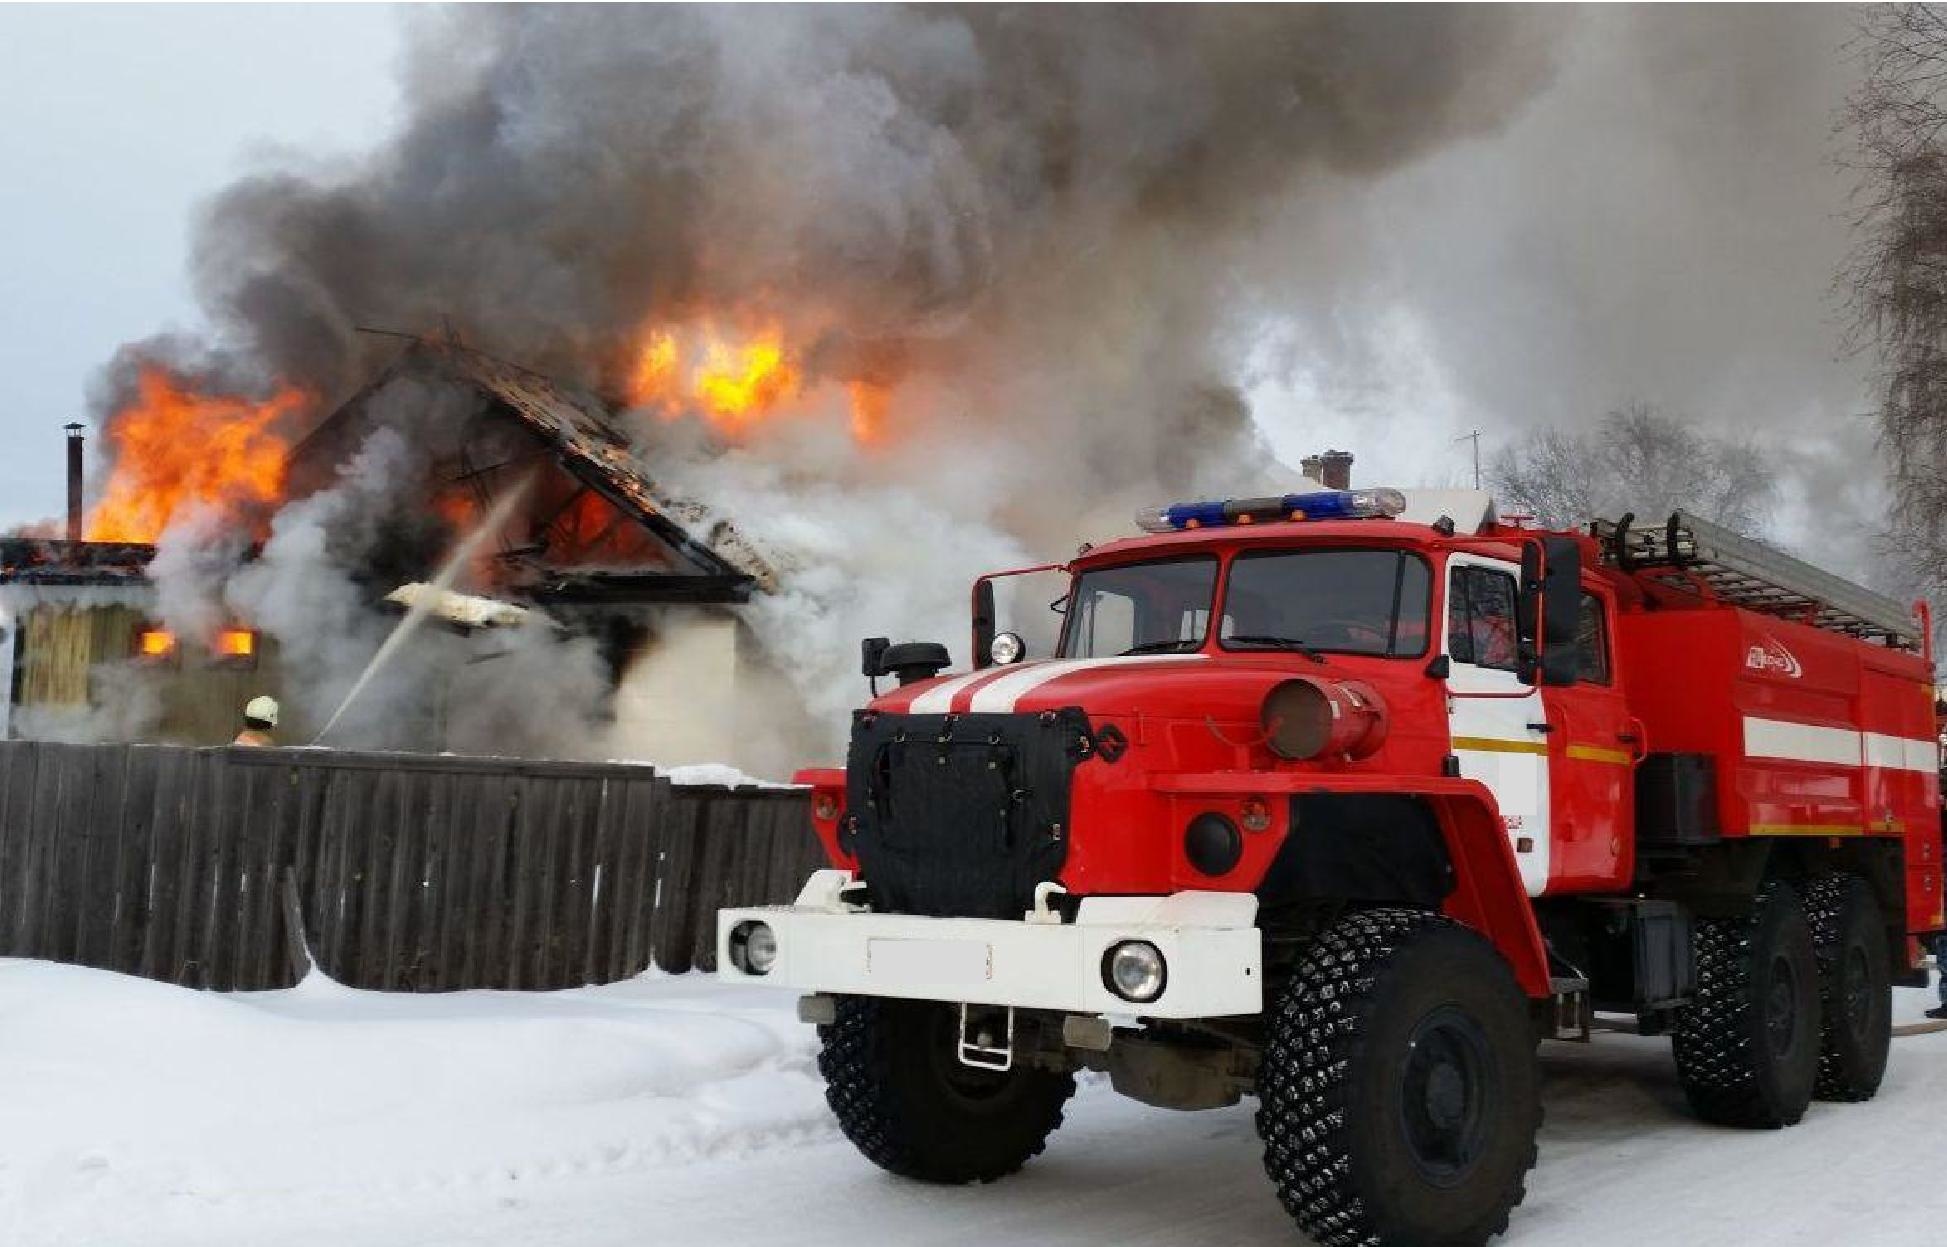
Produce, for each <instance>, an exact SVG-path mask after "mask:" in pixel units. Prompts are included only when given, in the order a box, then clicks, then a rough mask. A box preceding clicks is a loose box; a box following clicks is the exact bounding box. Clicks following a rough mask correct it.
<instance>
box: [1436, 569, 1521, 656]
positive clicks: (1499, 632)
mask: <svg viewBox="0 0 1947 1247" xmlns="http://www.w3.org/2000/svg"><path fill="white" fill-rule="evenodd" d="M1447 596H1448V601H1447V649H1448V651H1449V652H1450V653H1451V654H1452V655H1453V659H1454V661H1455V662H1464V663H1471V664H1472V665H1474V666H1476V667H1492V668H1494V669H1495V670H1497V671H1519V670H1520V669H1521V661H1520V659H1521V647H1520V645H1519V643H1518V642H1517V640H1516V634H1515V627H1514V576H1513V574H1512V573H1510V572H1501V571H1495V570H1494V569H1493V568H1491V567H1472V566H1465V567H1459V568H1456V569H1455V570H1454V574H1453V582H1452V592H1450V593H1449V594H1448V595H1447Z"/></svg>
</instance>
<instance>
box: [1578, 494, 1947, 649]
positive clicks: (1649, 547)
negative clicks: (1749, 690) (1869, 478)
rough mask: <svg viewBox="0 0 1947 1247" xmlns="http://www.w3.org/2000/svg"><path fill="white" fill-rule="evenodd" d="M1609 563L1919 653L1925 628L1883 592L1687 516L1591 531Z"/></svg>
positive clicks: (1607, 524) (1626, 521)
mask: <svg viewBox="0 0 1947 1247" xmlns="http://www.w3.org/2000/svg"><path fill="white" fill-rule="evenodd" d="M1589 531H1590V532H1591V533H1592V534H1593V535H1594V536H1595V539H1596V541H1597V543H1598V544H1599V545H1600V546H1601V547H1602V556H1603V559H1604V560H1605V561H1606V562H1608V563H1609V564H1610V565H1611V566H1613V567H1615V568H1617V569H1618V570H1620V571H1625V572H1630V573H1632V574H1635V575H1638V576H1640V577H1642V578H1643V579H1645V580H1650V581H1653V582H1655V583H1656V584H1659V585H1663V586H1667V587H1669V588H1672V589H1677V590H1680V591H1683V592H1688V593H1692V594H1695V595H1697V596H1698V597H1710V598H1714V599H1716V600H1718V601H1721V602H1727V603H1729V604H1731V605H1733V606H1740V607H1743V608H1744V609H1745V610H1749V611H1758V612H1761V613H1763V614H1766V615H1777V616H1780V617H1782V618H1785V619H1792V620H1796V621H1798V622H1799V623H1807V624H1811V625H1812V626H1814V627H1817V628H1824V629H1825V630H1827V631H1828V632H1842V633H1844V634H1846V635H1847V636H1851V637H1858V638H1859V639H1861V640H1875V641H1879V642H1882V643H1883V644H1885V645H1888V646H1891V647H1893V648H1895V649H1903V650H1911V651H1914V652H1916V653H1917V652H1919V650H1920V648H1921V637H1920V622H1919V620H1918V619H1916V618H1915V617H1914V613H1913V612H1912V611H1911V610H1909V609H1908V608H1907V607H1905V606H1902V605H1900V603H1898V602H1896V601H1894V600H1893V599H1892V598H1889V597H1887V596H1885V595H1884V594H1881V593H1874V592H1873V591H1872V590H1871V589H1867V588H1863V587H1862V586H1860V585H1856V584H1854V583H1852V582H1851V581H1850V580H1845V579H1842V578H1841V577H1838V576H1834V575H1833V574H1832V573H1831V572H1828V571H1823V570H1821V569H1819V568H1816V567H1814V566H1812V565H1811V564H1810V563H1807V562H1805V561H1804V560H1803V559H1795V558H1793V557H1792V556H1791V555H1789V554H1785V553H1783V552H1782V551H1779V550H1775V549H1773V548H1772V547H1770V546H1768V545H1765V544H1764V543H1763V542H1761V541H1754V540H1752V539H1751V538H1749V537H1744V536H1740V535H1739V534H1737V533H1734V532H1732V531H1731V530H1730V529H1728V528H1725V527H1724V526H1723V525H1721V524H1713V523H1711V522H1710V521H1709V520H1706V519H1700V518H1699V517H1697V516H1695V515H1692V514H1690V513H1689V512H1688V511H1675V512H1672V513H1671V515H1670V518H1669V520H1668V521H1667V522H1665V523H1663V524H1661V525H1657V526H1654V527H1649V528H1638V527H1636V526H1635V515H1634V514H1633V513H1632V514H1628V515H1625V516H1623V517H1622V519H1621V520H1618V521H1615V522H1611V521H1609V520H1596V521H1595V522H1594V523H1593V524H1591V525H1590V526H1589Z"/></svg>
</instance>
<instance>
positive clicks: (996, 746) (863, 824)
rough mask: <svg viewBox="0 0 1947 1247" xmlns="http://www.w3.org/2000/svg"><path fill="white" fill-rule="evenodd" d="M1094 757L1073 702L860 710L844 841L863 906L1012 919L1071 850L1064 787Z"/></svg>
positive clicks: (849, 760)
mask: <svg viewBox="0 0 1947 1247" xmlns="http://www.w3.org/2000/svg"><path fill="white" fill-rule="evenodd" d="M1092 752H1093V743H1092V740H1091V738H1090V735H1089V726H1088V718H1087V716H1086V715H1084V714H1083V713H1082V712H1081V710H1080V709H1078V708H1074V707H1070V708H1068V709H1064V710H1057V711H1049V712H1046V713H1042V714H1018V715H1017V714H963V715H897V714H882V713H878V712H875V711H870V710H865V711H860V712H859V713H858V714H857V715H856V716H855V717H854V720H853V725H852V744H851V750H850V752H849V754H848V755H847V760H846V784H847V794H846V795H847V802H846V806H847V815H846V822H845V826H844V829H843V832H842V835H843V836H844V837H845V844H846V847H848V848H850V849H851V851H852V852H853V854H854V855H856V856H857V858H858V860H859V867H860V872H861V874H862V875H863V876H864V878H865V882H866V884H867V887H868V890H869V894H870V896H871V900H872V907H873V908H874V909H875V910H878V911H880V912H883V913H902V914H924V915H927V916H930V917H941V918H1019V917H1020V916H1021V915H1022V914H1023V913H1025V912H1026V911H1027V910H1028V908H1029V907H1030V906H1031V905H1032V904H1033V903H1034V888H1035V885H1036V884H1038V883H1041V882H1044V881H1048V880H1052V879H1054V878H1055V877H1056V876H1057V875H1058V874H1059V873H1060V871H1061V866H1062V862H1063V861H1064V860H1066V858H1067V856H1068V836H1069V830H1070V828H1069V813H1068V804H1069V789H1070V787H1071V784H1072V780H1073V776H1074V771H1075V767H1076V766H1077V765H1079V764H1080V763H1081V762H1082V761H1083V760H1084V759H1086V758H1088V757H1089V756H1090V755H1091V753H1092Z"/></svg>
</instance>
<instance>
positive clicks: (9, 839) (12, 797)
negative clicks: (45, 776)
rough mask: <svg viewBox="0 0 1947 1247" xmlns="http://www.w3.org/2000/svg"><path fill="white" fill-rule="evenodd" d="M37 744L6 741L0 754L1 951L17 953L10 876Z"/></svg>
mask: <svg viewBox="0 0 1947 1247" xmlns="http://www.w3.org/2000/svg"><path fill="white" fill-rule="evenodd" d="M39 749H40V746H39V745H38V744H35V743H34V742H32V741H18V742H11V743H9V744H8V746H7V748H6V751H5V754H4V756H0V952H3V953H6V954H7V955H9V956H17V955H19V954H20V952H21V949H20V947H19V945H17V944H16V943H15V942H14V923H15V919H16V916H17V915H18V913H19V901H18V900H17V899H16V897H15V896H14V889H13V880H14V879H15V878H16V876H17V875H18V872H19V869H20V866H19V861H20V855H21V852H22V850H23V849H24V847H25V845H24V843H23V842H24V841H25V839H26V836H27V829H28V827H29V826H31V824H32V819H33V811H34V760H35V758H36V756H37V754H38V751H39Z"/></svg>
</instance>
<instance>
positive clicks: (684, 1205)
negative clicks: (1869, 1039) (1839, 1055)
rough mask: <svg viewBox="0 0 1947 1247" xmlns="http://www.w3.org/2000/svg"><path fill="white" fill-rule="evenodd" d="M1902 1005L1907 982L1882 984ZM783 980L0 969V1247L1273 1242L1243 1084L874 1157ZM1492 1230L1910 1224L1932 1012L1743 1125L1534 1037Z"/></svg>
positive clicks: (1847, 1229) (1946, 1047)
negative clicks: (1524, 1185)
mask: <svg viewBox="0 0 1947 1247" xmlns="http://www.w3.org/2000/svg"><path fill="white" fill-rule="evenodd" d="M1900 997H1901V999H1900V1002H1899V1013H1900V1019H1901V1020H1902V1021H1913V1020H1916V1019H1917V1018H1918V1015H1919V1012H1920V1010H1921V1009H1922V1008H1924V1007H1925V1005H1926V1003H1927V1000H1926V997H1925V996H1923V994H1922V993H1920V992H1915V991H1905V992H1901V993H1900ZM811 1043H812V1035H811V1032H810V1030H809V1028H805V1027H800V1026H799V1025H798V1024H797V1023H796V1022H795V1021H794V1020H793V1018H792V1005H791V1001H790V999H789V998H788V997H785V996H782V995H778V994H772V993H766V992H761V991H760V992H750V991H728V990H725V989H723V988H720V987H718V986H717V985H716V984H714V983H712V982H711V981H709V980H707V979H703V978H698V977H688V978H654V977H648V978H643V979H638V980H636V981H633V982H629V983H622V984H617V985H614V986H610V987H602V988H591V989H587V990H583V991H574V992H560V993H554V994H538V995H517V994H509V993H498V992H466V993H461V994H458V995H452V996H385V995H378V994H373V993H365V992H352V991H347V990H345V989H342V988H339V987H336V986H333V985H331V984H329V983H324V982H321V981H318V980H315V979H314V980H313V981H311V982H310V983H307V984H306V985H305V986H303V987H300V988H298V989H296V990H294V991H288V992H266V993H256V994H249V995H232V996H222V995H212V994H204V993H197V992H191V991H184V990H180V989H177V988H172V987H165V986H161V985H158V984H155V983H149V982H144V981H141V980H138V979H131V978H123V977H120V976H117V975H112V974H106V973H101V972H98V971H92V970H81V969H75V968H72V967H66V966H55V965H49V964H45V963H39V962H29V961H5V960H0V1244H5V1245H6V1247H16V1245H18V1247H60V1245H65V1244H89V1245H91V1247H94V1245H100V1247H151V1245H154V1247H192V1245H193V1247H245V1245H248V1247H379V1245H384V1247H394V1245H397V1247H405V1245H408V1244H410V1245H411V1247H435V1245H449V1244H482V1245H485V1244H494V1245H495V1247H570V1245H572V1247H622V1245H623V1244H627V1245H629V1247H641V1245H642V1244H684V1243H703V1242H708V1243H711V1244H730V1245H735V1244H755V1243H781V1242H790V1243H792V1244H794V1247H800V1245H801V1247H819V1245H821V1244H833V1245H836V1244H841V1243H842V1244H846V1245H847V1247H856V1244H858V1243H860V1242H863V1241H871V1242H881V1243H899V1244H941V1245H945V1244H961V1243H967V1242H971V1241H976V1240H978V1241H985V1242H991V1243H1014V1242H1029V1241H1032V1242H1035V1243H1037V1244H1039V1245H1043V1247H1060V1245H1063V1244H1106V1243H1115V1244H1131V1245H1139V1244H1158V1245H1160V1244H1181V1243H1191V1242H1202V1243H1217V1242H1222V1243H1235V1244H1248V1243H1266V1244H1289V1243H1293V1242H1295V1241H1296V1235H1295V1234H1294V1233H1293V1231H1292V1230H1291V1229H1290V1227H1289V1223H1288V1222H1287V1221H1286V1220H1285V1218H1284V1214H1283V1213H1282V1212H1281V1211H1280V1209H1279V1208H1278V1206H1277V1203H1276V1201H1275V1199H1274V1198H1273V1197H1272V1195H1271V1191H1270V1188H1269V1186H1268V1185H1267V1183H1266V1181H1265V1179H1264V1177H1263V1174H1262V1171H1261V1170H1260V1169H1259V1166H1258V1154H1257V1153H1258V1149H1257V1143H1256V1140H1255V1138H1254V1137H1253V1134H1252V1129H1251V1116H1250V1106H1249V1104H1248V1103H1246V1104H1245V1105H1242V1106H1239V1107H1237V1108H1232V1109H1227V1110H1223V1111H1219V1112H1213V1113H1191V1114H1176V1113H1168V1112H1163V1111H1159V1110H1153V1109H1148V1108H1144V1107H1142V1106H1140V1105H1136V1104H1132V1103H1129V1102H1127V1101H1124V1100H1121V1099H1119V1098H1117V1097H1115V1096H1114V1095H1112V1094H1111V1093H1109V1092H1108V1091H1107V1089H1106V1088H1104V1087H1102V1086H1100V1085H1099V1084H1090V1085H1088V1086H1086V1087H1084V1089H1083V1090H1082V1092H1081V1094H1080V1095H1079V1096H1078V1097H1077V1099H1076V1101H1075V1103H1074V1104H1073V1105H1072V1106H1071V1109H1070V1112H1069V1121H1068V1125H1066V1126H1065V1127H1064V1128H1063V1129H1062V1131H1061V1132H1060V1133H1059V1134H1058V1135H1056V1136H1055V1138H1054V1140H1053V1141H1052V1143H1051V1144H1050V1146H1049V1149H1048V1152H1047V1154H1046V1155H1045V1156H1043V1157H1042V1158H1041V1159H1040V1160H1038V1161H1036V1162H1035V1163H1034V1164H1032V1165H1030V1166H1029V1167H1028V1169H1027V1170H1026V1171H1025V1172H1023V1173H1022V1174H1021V1175H1019V1176H1018V1177H1016V1178H1013V1179H1010V1180H1009V1181H1007V1182H1004V1183H1001V1184H998V1185H995V1186H991V1187H984V1188H969V1189H951V1190H947V1189H938V1188H929V1187H924V1186H919V1185H915V1184H911V1183H906V1182H901V1181H898V1180H895V1179H893V1178H890V1177H887V1176H885V1175H884V1174H882V1173H880V1172H879V1171H878V1170H876V1169H874V1168H872V1167H871V1166H870V1165H868V1164H867V1163H866V1162H865V1161H863V1160H862V1159H860V1158H859V1157H858V1156H857V1155H856V1154H855V1153H854V1152H853V1151H852V1150H851V1148H850V1146H849V1145H847V1144H846V1143H845V1142H844V1141H843V1140H842V1139H840V1138H839V1137H838V1136H837V1133H836V1131H835V1129H834V1128H833V1126H832V1125H831V1123H830V1121H829V1120H828V1118H827V1117H826V1114H825V1109H824V1103H823V1101H822V1099H821V1096H820V1086H819V1083H818V1080H817V1076H816V1073H815V1071H814V1069H813V1068H812V1046H811ZM1543 1060H1544V1063H1545V1066H1546V1069H1547V1074H1548V1084H1547V1107H1548V1120H1547V1125H1546V1127H1545V1128H1544V1130H1543V1137H1542V1151H1541V1165H1540V1168H1539V1169H1538V1170H1537V1172H1536V1173H1535V1175H1534V1176H1533V1179H1532V1180H1531V1182H1530V1194H1529V1197H1528V1201H1527V1204H1526V1205H1525V1207H1524V1208H1523V1209H1522V1210H1521V1211H1520V1212H1519V1213H1518V1214H1517V1215H1516V1218H1515V1223H1514V1229H1513V1232H1512V1233H1511V1234H1510V1235H1509V1237H1508V1239H1507V1240H1506V1241H1508V1242H1510V1243H1535V1244H1541V1243H1563V1242H1571V1241H1572V1242H1575V1243H1577V1244H1579V1245H1580V1247H1603V1245H1605V1244H1616V1245H1618V1247H1620V1245H1622V1244H1629V1245H1631V1247H1633V1245H1634V1244H1637V1243H1641V1242H1645V1241H1648V1242H1672V1243H1699V1244H1705V1243H1713V1244H1714V1243H1749V1242H1762V1243H1766V1244H1791V1243H1804V1244H1815V1243H1816V1244H1824V1243H1830V1242H1843V1243H1847V1244H1854V1245H1871V1247H1892V1245H1899V1244H1916V1245H1917V1244H1923V1243H1924V1244H1932V1243H1938V1242H1940V1241H1942V1239H1943V1234H1944V1233H1947V1231H1944V1230H1943V1226H1947V1180H1943V1178H1942V1166H1943V1159H1944V1158H1947V1034H1924V1035H1915V1036H1912V1037H1907V1038H1901V1039H1898V1040H1896V1041H1895V1043H1894V1051H1893V1062H1892V1068H1891V1072H1890V1073H1889V1075H1888V1078H1887V1085H1886V1088H1885V1090H1884V1091H1883V1092H1882V1093H1881V1096H1880V1098H1879V1099H1878V1100H1876V1101H1874V1102H1873V1103H1871V1104H1866V1105H1827V1104H1818V1105H1814V1106H1813V1108H1812V1111H1811V1113H1810V1114H1809V1115H1808V1116H1807V1118H1806V1120H1805V1122H1804V1124H1803V1125H1801V1126H1799V1127H1797V1128H1795V1129H1792V1130H1786V1131H1779V1132H1771V1133H1762V1132H1761V1133H1747V1132H1740V1131H1733V1130H1720V1129H1714V1128H1711V1127H1706V1126H1702V1125H1699V1124H1697V1123H1695V1122H1694V1121H1691V1120H1690V1119H1689V1118H1687V1117H1686V1115H1685V1114H1684V1111H1683V1105H1682V1095H1681V1093H1680V1092H1679V1091H1678V1089H1677V1085H1676V1081H1675V1077H1674V1074H1673V1073H1672V1070H1671V1068H1670V1060H1669V1046H1668V1044H1667V1042H1665V1041H1660V1040H1653V1039H1642V1038H1637V1037H1635V1036H1616V1035H1607V1036H1602V1037H1600V1038H1599V1040H1598V1042H1597V1043H1596V1044H1595V1045H1593V1046H1591V1047H1578V1046H1571V1045H1562V1044H1550V1045H1546V1046H1545V1047H1544V1049H1543Z"/></svg>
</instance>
